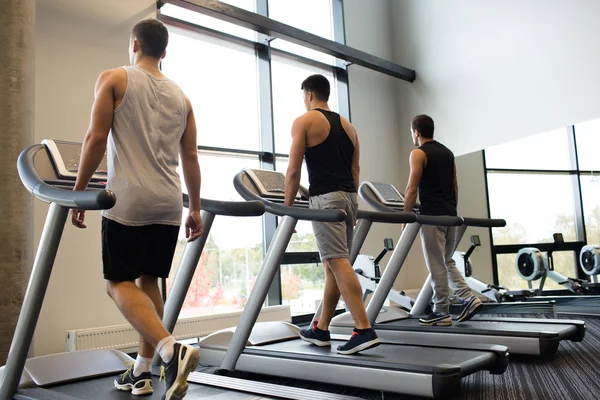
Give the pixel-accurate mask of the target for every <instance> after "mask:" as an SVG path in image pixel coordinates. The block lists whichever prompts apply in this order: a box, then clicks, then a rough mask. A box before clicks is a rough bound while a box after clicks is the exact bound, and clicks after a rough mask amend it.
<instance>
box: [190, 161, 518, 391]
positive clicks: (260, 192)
mask: <svg viewBox="0 0 600 400" xmlns="http://www.w3.org/2000/svg"><path fill="white" fill-rule="evenodd" d="M284 184H285V177H284V175H283V174H281V173H278V172H274V171H264V170H252V169H244V170H242V171H241V172H240V173H238V174H237V175H236V177H235V178H234V186H235V187H236V189H237V191H238V192H239V193H240V194H241V195H242V197H243V198H244V199H246V200H250V201H252V200H260V201H262V202H263V203H264V204H265V208H266V210H267V212H268V213H270V214H273V215H276V216H278V217H280V219H279V224H278V227H277V230H276V232H275V235H274V237H273V240H272V242H271V245H270V246H269V249H268V251H267V253H266V255H265V258H264V262H263V265H262V267H261V270H260V272H259V274H258V276H257V278H256V284H255V286H254V288H253V290H252V292H251V293H250V296H249V298H248V302H247V303H246V306H245V308H244V311H243V313H242V316H241V318H240V323H239V325H238V326H237V327H235V328H230V329H224V330H221V331H218V332H215V333H213V334H211V335H209V336H207V337H206V338H204V339H202V340H201V341H200V344H199V347H200V363H201V364H203V365H209V366H216V367H219V368H221V370H223V371H234V370H237V371H243V372H252V373H258V374H265V375H274V376H280V377H286V378H293V379H304V380H309V381H317V382H324V383H329V384H335V385H343V386H353V387H359V388H367V389H374V390H379V391H387V392H395V393H402V394H407V395H416V396H424V397H429V398H448V396H449V395H452V394H455V393H457V392H459V391H460V388H461V378H462V377H464V376H467V375H470V374H472V373H475V372H478V371H481V370H488V371H490V372H491V373H494V374H501V373H503V372H504V371H505V369H506V366H507V363H508V358H507V356H508V353H507V351H506V347H504V346H495V345H492V346H490V345H472V346H466V348H462V349H458V348H441V347H438V346H436V345H434V344H431V345H427V346H422V345H419V344H417V343H414V342H412V341H411V340H406V341H404V343H402V344H397V343H395V344H385V343H384V344H381V345H380V346H378V347H376V348H374V349H370V350H368V351H365V352H363V353H360V354H356V355H341V354H338V353H337V352H336V347H337V346H338V345H340V344H343V343H344V341H345V340H347V339H348V337H349V336H348V335H342V336H335V335H334V336H332V345H331V347H317V346H314V345H311V344H309V343H307V342H305V341H303V340H301V339H300V337H299V332H300V328H299V327H297V326H295V325H292V324H290V323H287V322H263V323H257V316H258V314H259V312H260V309H261V307H262V306H263V304H264V302H265V299H266V297H267V294H268V291H269V287H270V286H271V284H272V282H273V279H274V277H275V275H276V273H277V270H278V268H279V265H280V262H281V260H282V258H283V255H284V253H285V250H286V247H287V244H288V242H289V240H290V238H291V235H292V233H293V231H294V228H295V226H296V223H297V221H298V220H308V221H322V222H340V221H344V220H345V217H346V214H345V213H344V212H343V211H342V210H335V209H329V210H314V209H308V192H307V190H306V189H305V188H302V187H300V189H299V193H298V195H297V196H296V199H295V204H294V206H293V207H287V206H284V205H282V204H281V203H283V200H284ZM368 214H371V216H372V218H373V219H376V220H379V221H387V222H394V223H408V222H412V221H414V220H415V219H416V216H415V215H414V214H413V213H375V212H369V213H368Z"/></svg>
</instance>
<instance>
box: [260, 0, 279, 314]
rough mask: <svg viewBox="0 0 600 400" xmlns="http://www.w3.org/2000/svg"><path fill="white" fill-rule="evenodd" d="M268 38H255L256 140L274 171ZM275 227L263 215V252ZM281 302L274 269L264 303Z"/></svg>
mask: <svg viewBox="0 0 600 400" xmlns="http://www.w3.org/2000/svg"><path fill="white" fill-rule="evenodd" d="M256 12H257V13H258V14H260V15H265V16H268V14H269V4H268V0H256ZM269 40H270V38H269V37H268V36H266V35H263V34H261V33H258V42H259V44H257V46H256V54H257V62H258V92H259V104H260V135H261V137H260V139H261V140H260V142H261V149H262V151H263V156H262V158H261V162H260V166H261V168H262V169H266V170H270V171H275V129H274V124H273V88H272V79H271V48H270V46H269ZM276 229H277V217H276V216H274V215H272V214H268V213H267V214H265V215H264V216H263V243H264V246H263V248H264V250H265V253H266V251H267V249H268V248H269V246H270V245H271V241H272V240H273V236H274V235H275V230H276ZM281 302H282V294H281V271H280V270H279V269H278V270H277V273H276V274H275V278H274V279H273V283H272V284H271V287H270V288H269V293H268V294H267V305H268V306H275V305H280V304H281Z"/></svg>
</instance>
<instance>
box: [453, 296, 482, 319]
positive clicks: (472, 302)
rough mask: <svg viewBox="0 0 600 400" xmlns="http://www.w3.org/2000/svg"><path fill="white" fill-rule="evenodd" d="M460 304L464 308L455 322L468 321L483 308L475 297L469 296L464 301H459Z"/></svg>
mask: <svg viewBox="0 0 600 400" xmlns="http://www.w3.org/2000/svg"><path fill="white" fill-rule="evenodd" d="M460 302H461V303H462V304H464V307H463V310H462V312H461V313H460V315H459V316H458V318H457V319H456V321H458V322H464V321H468V320H470V319H471V318H473V316H474V315H475V314H477V313H478V312H479V311H480V310H481V308H482V307H483V303H482V302H481V300H479V298H477V296H471V297H469V298H468V299H466V300H461V301H460Z"/></svg>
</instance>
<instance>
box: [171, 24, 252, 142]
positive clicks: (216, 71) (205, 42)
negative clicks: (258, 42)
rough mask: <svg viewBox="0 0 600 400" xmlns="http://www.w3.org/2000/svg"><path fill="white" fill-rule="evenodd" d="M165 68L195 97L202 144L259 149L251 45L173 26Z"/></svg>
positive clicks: (192, 97) (191, 99)
mask: <svg viewBox="0 0 600 400" xmlns="http://www.w3.org/2000/svg"><path fill="white" fill-rule="evenodd" d="M207 55H210V56H207ZM163 70H164V71H165V73H167V74H168V76H169V77H171V79H173V80H174V81H175V82H177V83H178V84H179V85H180V86H181V87H182V88H183V90H184V91H185V93H186V95H187V96H188V97H189V98H190V101H191V102H192V106H193V108H194V115H195V117H196V124H197V126H198V144H199V145H202V146H210V147H225V148H228V147H231V148H236V149H243V150H258V149H259V147H260V141H259V119H258V118H259V113H258V97H257V96H256V87H257V85H258V83H257V80H258V78H257V71H256V55H255V52H254V50H253V49H251V48H246V47H243V46H239V45H235V44H233V43H230V42H227V41H224V40H219V39H214V38H211V37H210V36H206V35H201V34H198V33H190V32H186V31H184V30H181V29H176V28H172V29H171V30H170V38H169V48H168V53H167V57H165V59H164V60H163Z"/></svg>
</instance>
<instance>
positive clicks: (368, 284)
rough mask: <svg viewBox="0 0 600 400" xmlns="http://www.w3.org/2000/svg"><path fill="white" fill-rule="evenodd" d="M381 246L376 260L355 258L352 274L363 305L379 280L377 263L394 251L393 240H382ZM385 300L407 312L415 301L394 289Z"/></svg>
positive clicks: (368, 257) (364, 257)
mask: <svg viewBox="0 0 600 400" xmlns="http://www.w3.org/2000/svg"><path fill="white" fill-rule="evenodd" d="M383 246H384V248H383V250H382V251H381V253H379V255H378V256H377V257H376V258H373V257H371V256H368V255H364V254H360V255H358V257H356V261H355V262H354V266H353V268H354V272H356V274H357V275H358V281H359V282H360V286H361V287H362V292H363V302H365V303H366V301H367V298H368V297H369V295H371V294H372V293H373V292H375V289H376V288H377V284H378V283H379V281H380V280H381V269H380V268H379V263H380V262H381V260H382V259H383V257H385V255H386V254H387V253H388V251H391V250H394V241H393V239H390V238H387V239H384V241H383ZM387 298H388V300H389V301H391V302H393V303H395V304H397V305H398V306H400V307H401V308H403V309H405V310H407V311H410V309H411V308H412V306H413V305H414V304H415V300H414V299H413V298H411V297H409V296H407V295H406V293H405V292H403V291H397V290H394V289H392V290H390V293H389V294H388V297H387Z"/></svg>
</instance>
